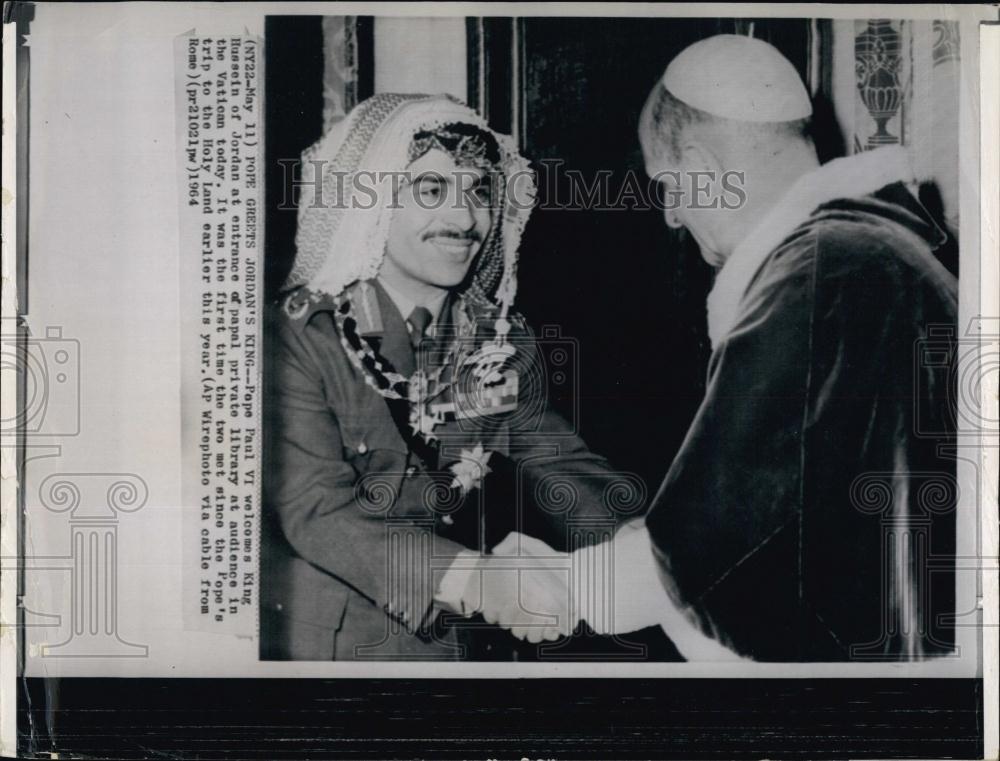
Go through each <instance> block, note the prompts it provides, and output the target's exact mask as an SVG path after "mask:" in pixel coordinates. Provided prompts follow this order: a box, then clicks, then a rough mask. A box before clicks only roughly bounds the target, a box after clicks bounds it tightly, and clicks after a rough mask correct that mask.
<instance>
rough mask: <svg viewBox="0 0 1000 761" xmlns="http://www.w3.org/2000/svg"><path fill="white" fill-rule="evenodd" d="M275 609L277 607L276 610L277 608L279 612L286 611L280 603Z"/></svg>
mask: <svg viewBox="0 0 1000 761" xmlns="http://www.w3.org/2000/svg"><path fill="white" fill-rule="evenodd" d="M274 607H275V608H276V609H277V610H279V611H282V610H284V609H285V606H284V605H282V604H281V603H280V602H279V603H278V604H277V605H275V606H274Z"/></svg>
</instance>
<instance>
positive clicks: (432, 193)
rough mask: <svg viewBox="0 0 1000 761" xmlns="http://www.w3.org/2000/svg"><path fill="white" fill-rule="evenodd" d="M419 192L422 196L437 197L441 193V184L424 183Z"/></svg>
mask: <svg viewBox="0 0 1000 761" xmlns="http://www.w3.org/2000/svg"><path fill="white" fill-rule="evenodd" d="M419 193H420V196H421V197H422V198H437V197H438V196H439V195H441V186H440V185H432V184H430V183H424V184H422V185H421V186H420V189H419Z"/></svg>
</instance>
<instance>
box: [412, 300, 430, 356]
mask: <svg viewBox="0 0 1000 761" xmlns="http://www.w3.org/2000/svg"><path fill="white" fill-rule="evenodd" d="M431 319H432V318H431V313H430V311H429V310H428V309H426V308H425V307H415V308H414V310H413V311H412V312H410V316H409V317H407V318H406V326H407V327H408V328H409V330H410V343H411V344H413V348H414V349H416V348H417V347H418V346H420V342H421V341H422V340H424V334H426V333H427V327H428V326H429V325H430V324H431Z"/></svg>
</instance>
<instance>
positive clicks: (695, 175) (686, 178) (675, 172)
mask: <svg viewBox="0 0 1000 761" xmlns="http://www.w3.org/2000/svg"><path fill="white" fill-rule="evenodd" d="M646 172H647V173H648V174H649V175H650V177H654V178H656V179H657V180H658V181H659V182H660V183H661V185H662V186H663V199H664V203H665V206H666V208H665V209H664V211H663V217H664V220H665V221H666V223H667V226H668V227H671V228H674V229H677V228H680V227H684V228H685V229H687V231H688V232H689V233H691V236H692V237H693V238H694V239H695V241H696V242H697V244H698V248H699V249H700V251H701V255H702V258H704V259H705V261H707V262H708V263H709V264H711V265H712V266H713V267H721V266H722V264H723V263H724V262H725V259H726V256H725V255H724V253H723V252H722V250H721V249H722V245H721V238H722V237H723V236H722V235H721V233H722V232H723V228H724V225H725V224H726V221H727V218H726V216H725V215H726V210H725V209H723V208H721V206H720V204H719V200H718V196H719V188H718V184H719V183H718V178H717V176H716V175H717V174H718V173H717V172H716V171H711V170H707V169H706V168H705V167H704V166H701V165H700V164H698V165H694V164H692V163H691V162H689V161H685V160H684V158H683V157H682V158H681V159H679V160H677V161H676V162H670V168H665V165H664V164H662V163H660V162H656V163H653V162H648V163H647V165H646Z"/></svg>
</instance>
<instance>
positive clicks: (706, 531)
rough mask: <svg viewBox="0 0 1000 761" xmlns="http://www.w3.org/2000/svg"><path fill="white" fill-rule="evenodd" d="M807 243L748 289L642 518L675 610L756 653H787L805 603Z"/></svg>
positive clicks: (719, 637) (809, 303)
mask: <svg viewBox="0 0 1000 761" xmlns="http://www.w3.org/2000/svg"><path fill="white" fill-rule="evenodd" d="M811 246H812V244H811V242H810V241H809V240H803V241H799V242H798V243H797V245H796V247H794V248H793V250H791V251H790V252H789V256H788V258H787V259H786V260H779V261H775V262H773V263H772V265H770V266H768V268H767V273H768V274H766V275H764V276H763V278H764V282H759V283H757V284H756V285H755V286H754V287H753V288H752V291H751V292H750V293H748V296H747V297H746V299H747V300H746V302H745V303H744V304H743V305H742V308H741V317H740V318H739V320H738V324H737V325H736V326H735V327H734V328H733V329H732V330H731V332H730V333H729V334H728V336H727V337H726V338H725V339H724V341H723V342H722V343H721V345H720V346H718V347H717V349H716V351H715V353H714V354H713V356H712V359H711V361H710V365H709V377H708V383H707V388H706V394H705V399H704V400H703V402H702V405H701V406H700V408H699V410H698V412H697V414H696V416H695V419H694V421H693V423H692V425H691V427H690V429H689V431H688V434H687V436H686V437H685V441H684V443H683V445H682V447H681V450H680V452H679V453H678V454H677V456H676V458H675V460H674V462H673V464H672V465H671V467H670V470H669V472H668V474H667V476H666V479H665V481H664V483H663V485H662V486H661V488H660V491H659V492H658V493H657V495H656V497H655V498H654V501H653V504H652V506H651V508H650V511H649V513H648V515H647V517H646V522H647V526H648V528H649V532H650V536H651V539H652V542H653V549H654V554H655V556H656V558H657V561H658V569H659V572H660V576H661V580H662V581H663V583H664V586H665V587H666V589H667V591H668V592H669V593H670V595H671V597H672V598H673V599H674V601H675V602H676V603H677V605H678V607H679V608H680V609H682V610H684V611H685V612H686V614H688V615H689V616H690V617H691V618H692V620H694V621H696V623H697V624H698V625H699V626H700V628H701V629H702V630H703V631H704V632H705V633H707V634H709V635H710V636H712V637H713V638H715V639H717V640H718V641H720V642H721V643H722V644H723V645H725V646H726V647H729V648H732V649H733V650H735V651H737V652H739V653H740V654H743V655H749V656H751V657H756V658H765V659H769V658H770V656H772V655H775V654H777V656H778V658H779V659H780V657H781V654H784V656H785V657H787V656H788V654H789V652H790V651H789V650H788V648H789V647H790V646H792V645H790V644H789V643H794V642H795V636H794V632H795V631H796V625H797V616H798V615H800V608H801V605H800V593H799V580H800V574H801V569H800V568H799V563H798V550H799V545H798V542H799V519H800V512H801V504H802V499H801V490H802V488H803V483H802V477H801V473H802V463H803V457H804V441H803V436H804V430H805V426H806V424H807V422H808V421H807V419H806V413H807V405H808V385H809V382H810V378H809V370H810V361H809V357H810V336H811V333H810V325H811V320H812V318H813V315H812V296H811V294H812V264H811V262H812V257H811V256H810V254H809V252H810V251H811V250H812V248H811Z"/></svg>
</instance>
